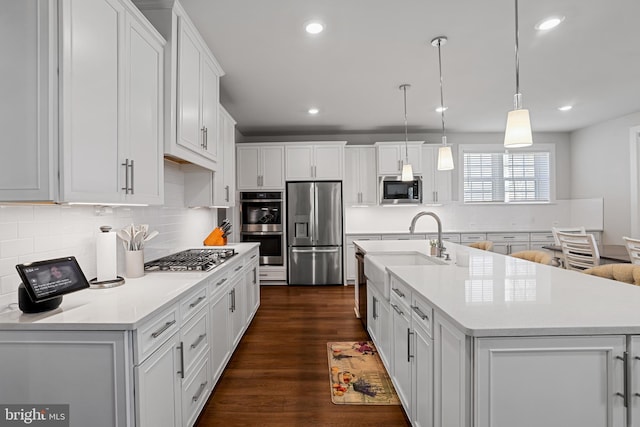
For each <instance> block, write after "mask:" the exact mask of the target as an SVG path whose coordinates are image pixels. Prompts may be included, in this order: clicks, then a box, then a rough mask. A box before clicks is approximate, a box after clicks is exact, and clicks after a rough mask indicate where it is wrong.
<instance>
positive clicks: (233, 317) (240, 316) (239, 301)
mask: <svg viewBox="0 0 640 427" xmlns="http://www.w3.org/2000/svg"><path fill="white" fill-rule="evenodd" d="M228 295H229V313H230V314H229V318H230V325H229V326H231V350H232V351H233V349H235V348H236V346H237V345H238V343H239V342H240V338H242V331H243V330H244V326H245V324H246V314H245V313H246V309H245V305H246V301H245V298H246V294H245V281H244V275H242V274H240V275H239V276H236V278H235V279H234V280H233V281H232V282H231V286H230V288H229V293H228Z"/></svg>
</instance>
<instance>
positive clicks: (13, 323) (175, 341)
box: [0, 243, 260, 427]
mask: <svg viewBox="0 0 640 427" xmlns="http://www.w3.org/2000/svg"><path fill="white" fill-rule="evenodd" d="M228 247H231V248H234V249H235V251H236V255H235V256H233V257H231V258H230V259H228V260H227V261H225V262H224V263H222V264H220V265H219V266H217V267H215V268H214V269H213V270H212V271H210V272H197V271H194V272H154V273H146V275H145V276H143V277H141V278H137V279H126V283H125V284H124V285H122V286H119V287H115V288H110V289H84V290H82V291H79V292H75V293H72V294H68V295H65V296H64V298H63V302H62V304H61V305H60V307H59V308H57V309H55V310H52V311H48V312H43V313H35V314H25V313H22V312H21V311H20V310H19V309H18V307H17V304H16V303H15V302H16V301H17V296H16V297H15V301H13V303H12V304H10V305H8V306H7V305H4V306H3V307H2V308H1V309H0V354H1V355H2V363H1V364H0V384H2V386H1V387H0V403H1V404H3V405H7V404H14V405H22V406H24V408H25V411H26V410H29V409H31V408H33V407H38V408H39V407H42V406H44V405H53V404H60V405H69V408H68V411H69V412H68V414H67V415H68V417H69V421H70V424H69V425H70V426H78V427H83V426H105V427H113V426H154V427H155V426H159V425H163V426H164V425H167V426H190V425H193V424H194V423H195V420H196V419H197V416H198V414H199V413H200V411H201V410H202V408H203V406H204V404H205V402H206V401H207V399H208V397H209V394H210V393H211V391H212V390H213V387H214V385H215V383H216V381H217V380H218V378H219V377H220V375H221V373H222V371H223V369H224V367H225V366H226V364H227V362H228V360H229V358H230V357H231V354H232V353H233V351H234V349H235V347H236V346H237V345H238V343H239V341H240V339H241V337H242V335H243V333H244V331H245V330H246V328H247V327H248V325H249V323H250V322H251V320H252V318H253V316H254V315H255V312H256V310H257V308H258V306H259V304H260V283H259V280H258V278H259V272H258V268H259V265H258V244H256V243H239V244H234V245H229V246H226V248H228Z"/></svg>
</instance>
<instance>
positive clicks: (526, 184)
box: [463, 149, 551, 203]
mask: <svg viewBox="0 0 640 427" xmlns="http://www.w3.org/2000/svg"><path fill="white" fill-rule="evenodd" d="M550 163H551V152H550V151H527V152H523V151H516V152H512V153H509V152H507V153H505V152H504V151H502V150H501V151H499V150H498V149H495V151H493V150H483V151H463V165H464V179H463V183H464V187H463V193H464V202H465V203H483V202H484V203H496V202H504V203H513V202H550V201H551V189H550V188H551V178H550V175H551V167H550Z"/></svg>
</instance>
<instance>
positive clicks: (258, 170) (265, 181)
mask: <svg viewBox="0 0 640 427" xmlns="http://www.w3.org/2000/svg"><path fill="white" fill-rule="evenodd" d="M236 155H237V161H236V176H237V181H236V183H237V186H238V190H284V146H283V145H268V144H239V145H238V146H237V149H236Z"/></svg>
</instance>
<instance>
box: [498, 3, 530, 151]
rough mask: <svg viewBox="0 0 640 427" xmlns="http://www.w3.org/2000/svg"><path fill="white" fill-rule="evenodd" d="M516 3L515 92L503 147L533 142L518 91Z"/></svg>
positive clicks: (526, 113)
mask: <svg viewBox="0 0 640 427" xmlns="http://www.w3.org/2000/svg"><path fill="white" fill-rule="evenodd" d="M515 3H516V94H515V95H514V97H513V105H514V108H513V110H512V111H509V114H508V115H507V128H506V130H505V133H504V146H505V148H519V147H528V146H530V145H531V144H533V137H532V136H531V120H530V119H529V110H526V109H524V108H522V94H521V93H520V55H519V52H518V0H515Z"/></svg>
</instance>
